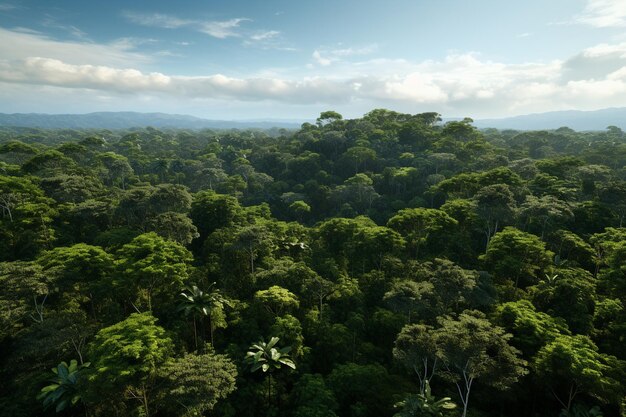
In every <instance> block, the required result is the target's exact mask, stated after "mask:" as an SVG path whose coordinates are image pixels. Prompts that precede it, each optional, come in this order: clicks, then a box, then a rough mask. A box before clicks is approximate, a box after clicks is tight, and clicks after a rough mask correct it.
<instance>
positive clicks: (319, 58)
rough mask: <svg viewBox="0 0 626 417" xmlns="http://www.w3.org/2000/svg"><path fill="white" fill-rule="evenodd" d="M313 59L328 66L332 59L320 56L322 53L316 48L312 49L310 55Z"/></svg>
mask: <svg viewBox="0 0 626 417" xmlns="http://www.w3.org/2000/svg"><path fill="white" fill-rule="evenodd" d="M312 57H313V59H314V60H315V62H317V63H318V64H319V65H322V66H324V67H325V66H328V65H330V64H332V62H333V61H332V60H331V59H329V58H324V57H322V54H321V52H320V51H318V50H317V49H316V50H315V51H313V55H312Z"/></svg>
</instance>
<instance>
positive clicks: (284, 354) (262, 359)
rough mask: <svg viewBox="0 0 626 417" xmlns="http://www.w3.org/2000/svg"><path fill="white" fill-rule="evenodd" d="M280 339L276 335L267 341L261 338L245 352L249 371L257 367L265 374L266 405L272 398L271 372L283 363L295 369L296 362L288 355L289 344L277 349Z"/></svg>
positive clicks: (255, 369)
mask: <svg viewBox="0 0 626 417" xmlns="http://www.w3.org/2000/svg"><path fill="white" fill-rule="evenodd" d="M279 340H280V339H279V338H278V337H272V338H271V339H270V341H269V342H268V343H265V342H264V341H263V339H261V341H260V342H257V343H255V344H253V345H252V346H250V347H249V348H248V349H250V350H249V351H248V353H246V359H245V361H246V363H247V364H248V365H249V366H250V371H252V372H256V371H258V370H259V369H260V370H262V371H263V373H265V374H267V377H268V379H267V403H268V405H269V404H270V402H271V399H272V373H273V372H274V371H277V370H280V369H281V368H282V367H283V365H284V366H287V367H289V368H291V369H296V364H295V363H294V362H293V361H292V360H291V358H290V357H289V351H290V350H291V346H287V347H284V348H282V349H279V348H277V347H276V343H278V341H279Z"/></svg>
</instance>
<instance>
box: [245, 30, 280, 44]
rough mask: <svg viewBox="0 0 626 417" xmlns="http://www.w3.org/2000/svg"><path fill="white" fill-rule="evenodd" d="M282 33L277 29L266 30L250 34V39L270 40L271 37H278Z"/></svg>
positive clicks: (258, 40)
mask: <svg viewBox="0 0 626 417" xmlns="http://www.w3.org/2000/svg"><path fill="white" fill-rule="evenodd" d="M278 35H280V32H279V31H277V30H266V31H264V32H258V33H255V34H253V35H252V36H250V39H251V40H253V41H257V42H262V41H268V40H270V39H274V38H276V37H277V36H278Z"/></svg>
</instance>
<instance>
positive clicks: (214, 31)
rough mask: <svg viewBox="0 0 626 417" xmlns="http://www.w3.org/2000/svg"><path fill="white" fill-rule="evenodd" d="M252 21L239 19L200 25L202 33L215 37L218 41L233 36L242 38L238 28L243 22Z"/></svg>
mask: <svg viewBox="0 0 626 417" xmlns="http://www.w3.org/2000/svg"><path fill="white" fill-rule="evenodd" d="M249 21H251V19H246V18H243V17H239V18H236V19H230V20H225V21H221V22H218V21H214V22H205V23H202V24H201V25H200V32H202V33H206V34H207V35H210V36H213V37H214V38H218V39H225V38H228V37H232V36H241V35H240V34H239V33H238V32H237V28H238V27H239V25H240V24H241V22H249Z"/></svg>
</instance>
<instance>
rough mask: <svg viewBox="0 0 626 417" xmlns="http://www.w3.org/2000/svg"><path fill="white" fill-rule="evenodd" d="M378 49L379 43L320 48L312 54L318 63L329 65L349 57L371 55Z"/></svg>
mask: <svg viewBox="0 0 626 417" xmlns="http://www.w3.org/2000/svg"><path fill="white" fill-rule="evenodd" d="M377 50H378V45H377V44H371V45H366V46H362V47H348V48H319V49H316V50H315V51H313V54H312V55H311V56H312V57H313V60H314V61H315V62H316V63H317V64H319V65H321V66H328V65H330V64H332V63H334V62H338V61H341V60H342V59H344V58H347V57H351V56H362V55H369V54H371V53H374V52H376V51H377Z"/></svg>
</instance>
